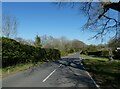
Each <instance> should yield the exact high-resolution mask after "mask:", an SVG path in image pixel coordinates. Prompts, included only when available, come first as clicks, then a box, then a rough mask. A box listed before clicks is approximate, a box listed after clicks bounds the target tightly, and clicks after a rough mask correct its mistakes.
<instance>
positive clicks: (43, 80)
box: [42, 69, 57, 82]
mask: <svg viewBox="0 0 120 89" xmlns="http://www.w3.org/2000/svg"><path fill="white" fill-rule="evenodd" d="M56 70H57V69H55V70H54V71H53V72H51V73H50V74H49V75H48V76H47V77H46V78H45V79H44V80H43V81H42V82H45V81H46V80H47V79H48V78H49V77H50V76H51V75H52V74H53V73H54V72H55V71H56Z"/></svg>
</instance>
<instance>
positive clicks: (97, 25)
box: [56, 0, 120, 38]
mask: <svg viewBox="0 0 120 89" xmlns="http://www.w3.org/2000/svg"><path fill="white" fill-rule="evenodd" d="M87 1H89V0H87ZM90 1H91V2H77V3H76V2H71V3H63V2H62V0H61V2H58V3H56V4H57V5H59V6H60V7H61V6H64V4H65V6H71V7H72V8H74V7H77V8H79V10H80V11H83V12H84V13H85V14H86V16H87V18H88V20H87V21H86V24H85V25H84V26H83V29H89V30H92V31H95V32H97V33H96V34H95V36H94V37H92V38H98V37H101V38H102V37H103V36H105V35H106V34H107V33H109V31H114V32H115V35H114V37H115V38H117V37H118V36H120V28H119V27H120V20H119V19H118V18H120V1H118V2H112V0H107V1H106V0H99V2H94V0H90ZM66 4H69V5H66ZM111 10H115V11H116V12H115V13H114V14H116V16H117V18H116V16H115V17H113V16H110V15H109V12H111ZM118 16H119V17H118ZM110 23H112V24H110Z"/></svg>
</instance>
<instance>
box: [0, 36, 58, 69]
mask: <svg viewBox="0 0 120 89" xmlns="http://www.w3.org/2000/svg"><path fill="white" fill-rule="evenodd" d="M57 59H60V51H59V50H57V49H45V48H39V47H34V46H30V45H24V44H20V43H19V42H17V41H15V40H13V39H8V38H4V37H2V67H8V66H12V65H16V64H19V63H28V62H32V63H36V62H39V61H53V60H57Z"/></svg>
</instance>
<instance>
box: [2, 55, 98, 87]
mask: <svg viewBox="0 0 120 89" xmlns="http://www.w3.org/2000/svg"><path fill="white" fill-rule="evenodd" d="M2 87H85V88H86V89H93V88H94V89H97V88H96V86H95V82H94V81H93V80H92V79H91V77H90V75H89V74H88V72H86V71H85V70H84V67H83V65H82V64H81V59H80V58H79V53H75V54H72V55H69V56H66V57H64V58H62V59H61V60H58V61H55V62H48V63H45V64H42V65H40V66H39V67H37V68H33V69H29V70H26V71H23V72H20V73H17V74H15V75H12V76H9V77H7V78H4V79H3V81H2Z"/></svg>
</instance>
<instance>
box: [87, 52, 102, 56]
mask: <svg viewBox="0 0 120 89" xmlns="http://www.w3.org/2000/svg"><path fill="white" fill-rule="evenodd" d="M87 54H88V55H94V56H101V51H95V52H87Z"/></svg>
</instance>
